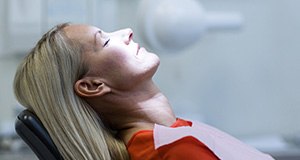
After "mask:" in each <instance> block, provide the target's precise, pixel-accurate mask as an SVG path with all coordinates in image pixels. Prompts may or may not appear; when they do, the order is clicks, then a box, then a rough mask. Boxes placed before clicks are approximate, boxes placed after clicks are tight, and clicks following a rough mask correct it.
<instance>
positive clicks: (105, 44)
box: [103, 39, 110, 47]
mask: <svg viewBox="0 0 300 160" xmlns="http://www.w3.org/2000/svg"><path fill="white" fill-rule="evenodd" d="M109 41H110V39H108V40H106V41H105V43H104V44H103V47H105V46H107V44H108V42H109Z"/></svg>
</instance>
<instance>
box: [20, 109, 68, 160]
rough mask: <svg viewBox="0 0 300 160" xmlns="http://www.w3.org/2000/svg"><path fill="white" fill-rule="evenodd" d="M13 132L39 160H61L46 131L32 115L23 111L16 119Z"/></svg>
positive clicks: (27, 111)
mask: <svg viewBox="0 0 300 160" xmlns="http://www.w3.org/2000/svg"><path fill="white" fill-rule="evenodd" d="M15 130H16V132H17V134H18V135H19V136H20V137H21V138H22V139H23V141H25V143H26V144H27V145H28V146H29V147H30V148H31V150H32V151H33V152H34V153H35V154H36V156H37V157H38V158H39V159H40V160H63V158H62V156H61V154H60V153H59V151H58V150H57V148H56V146H55V144H54V143H53V141H52V139H51V137H50V135H49V134H48V132H47V130H46V129H45V128H44V126H43V124H42V123H41V122H40V120H39V119H38V117H37V116H36V115H35V114H34V113H32V112H30V111H29V110H23V111H22V112H21V113H20V114H19V115H18V117H17V119H16V122H15Z"/></svg>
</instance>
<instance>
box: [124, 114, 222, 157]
mask: <svg viewBox="0 0 300 160" xmlns="http://www.w3.org/2000/svg"><path fill="white" fill-rule="evenodd" d="M180 126H191V122H189V121H185V120H182V119H177V121H176V122H175V123H174V124H173V125H172V126H171V127H174V128H175V127H180ZM127 150H128V153H129V155H130V157H131V160H182V159H191V160H218V159H219V158H218V157H217V156H215V155H214V153H213V152H212V151H211V150H210V149H209V148H207V147H206V146H205V145H204V144H203V143H202V142H200V141H199V140H198V139H196V138H194V137H192V136H187V137H184V138H181V139H179V140H177V141H175V142H173V143H170V144H168V145H165V146H162V147H160V148H158V149H156V150H155V149H154V138H153V130H143V131H139V132H137V133H135V134H134V135H133V136H132V138H131V139H130V141H129V142H128V144H127Z"/></svg>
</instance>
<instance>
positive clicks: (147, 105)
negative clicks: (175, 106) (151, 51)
mask: <svg viewBox="0 0 300 160" xmlns="http://www.w3.org/2000/svg"><path fill="white" fill-rule="evenodd" d="M107 96H109V97H106V100H104V101H103V100H102V101H101V104H100V103H99V102H98V104H99V106H101V107H99V110H98V111H97V110H96V111H97V112H98V113H100V115H101V118H103V119H104V121H105V122H107V123H108V124H109V125H110V126H111V127H112V128H113V129H115V130H117V131H118V132H119V135H120V137H121V138H122V139H123V140H124V141H125V142H126V143H127V142H128V141H129V139H130V138H131V136H132V135H133V134H134V133H135V132H137V131H139V130H151V129H153V126H154V124H160V125H165V126H170V125H172V124H173V123H174V122H175V120H176V117H175V115H174V113H173V111H172V109H171V106H170V104H169V102H168V100H167V98H166V97H165V96H164V95H163V94H162V93H161V92H160V90H159V89H158V88H157V87H156V86H155V85H154V84H153V83H150V84H149V85H144V86H143V88H138V89H135V90H131V91H130V92H128V91H126V92H123V91H112V93H111V94H110V95H107ZM93 106H94V105H93ZM105 108H106V109H105Z"/></svg>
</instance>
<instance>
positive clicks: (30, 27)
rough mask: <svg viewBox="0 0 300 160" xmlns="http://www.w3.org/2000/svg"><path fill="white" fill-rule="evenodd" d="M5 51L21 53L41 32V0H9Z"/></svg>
mask: <svg viewBox="0 0 300 160" xmlns="http://www.w3.org/2000/svg"><path fill="white" fill-rule="evenodd" d="M7 2H8V3H7V5H8V10H7V12H8V18H7V33H6V34H7V35H6V36H7V39H5V40H6V46H5V52H7V53H8V54H11V53H21V52H26V51H27V50H29V49H30V47H29V46H32V44H33V43H34V42H35V41H36V39H37V38H38V37H39V36H40V34H41V25H42V24H41V15H42V10H41V4H42V3H41V0H9V1H7Z"/></svg>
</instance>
